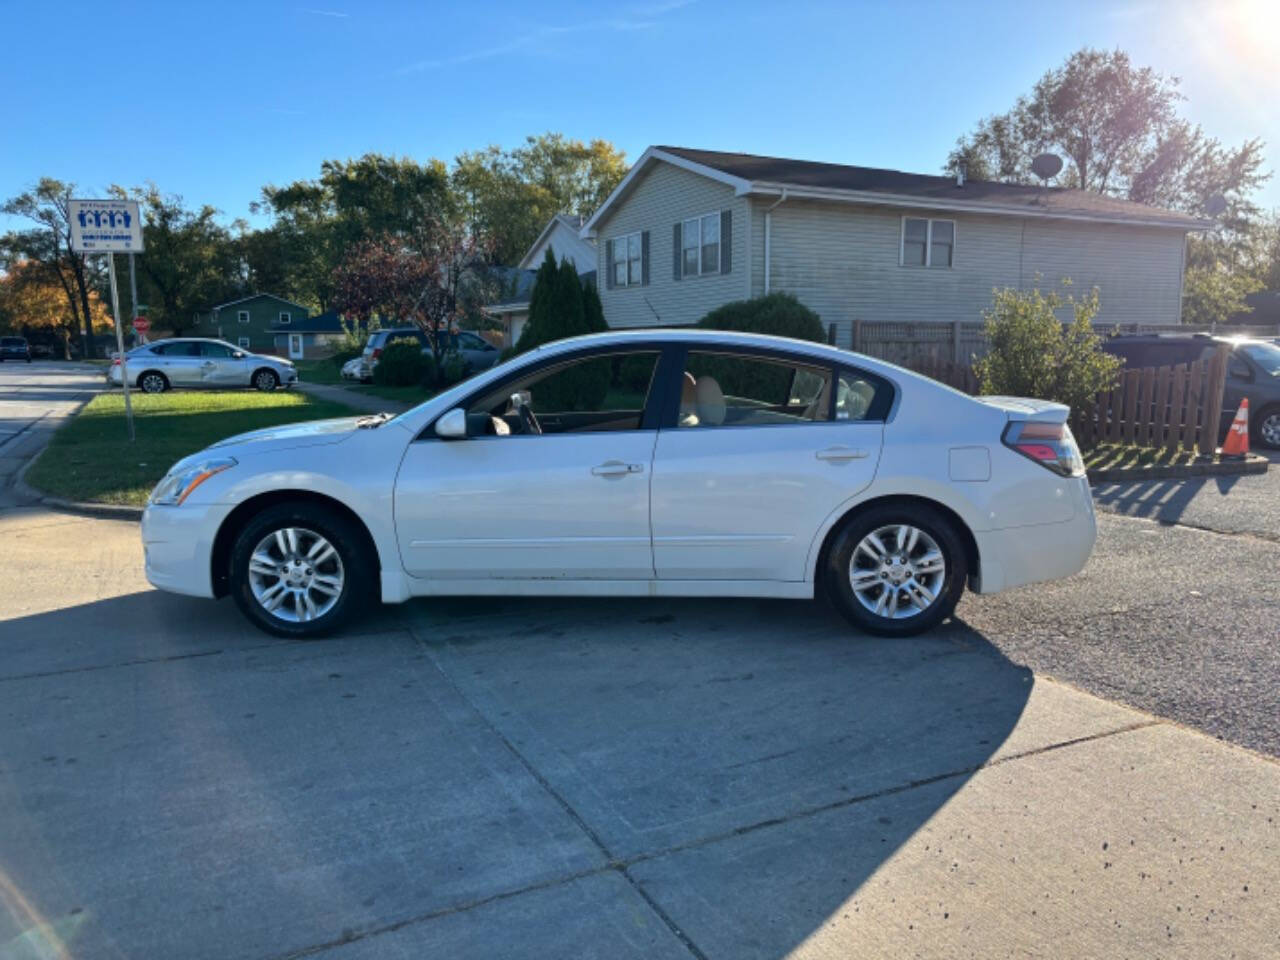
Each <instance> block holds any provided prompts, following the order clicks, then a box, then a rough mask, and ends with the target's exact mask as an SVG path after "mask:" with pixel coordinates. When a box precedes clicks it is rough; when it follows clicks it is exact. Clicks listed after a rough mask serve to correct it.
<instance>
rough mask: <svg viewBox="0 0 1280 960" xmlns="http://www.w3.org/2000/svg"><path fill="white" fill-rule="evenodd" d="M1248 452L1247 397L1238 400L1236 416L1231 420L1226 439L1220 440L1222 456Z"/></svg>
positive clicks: (1241, 454)
mask: <svg viewBox="0 0 1280 960" xmlns="http://www.w3.org/2000/svg"><path fill="white" fill-rule="evenodd" d="M1248 453H1249V398H1248V397H1245V398H1244V399H1243V400H1241V401H1240V409H1239V410H1237V411H1236V418H1235V419H1234V420H1232V421H1231V428H1230V429H1229V430H1228V431H1227V439H1225V440H1223V441H1222V455H1223V456H1224V457H1244V456H1246V455H1247V454H1248Z"/></svg>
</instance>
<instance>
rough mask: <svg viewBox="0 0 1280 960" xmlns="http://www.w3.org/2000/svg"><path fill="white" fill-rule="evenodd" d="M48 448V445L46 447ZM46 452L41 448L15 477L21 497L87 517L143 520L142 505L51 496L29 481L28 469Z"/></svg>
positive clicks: (33, 502)
mask: <svg viewBox="0 0 1280 960" xmlns="http://www.w3.org/2000/svg"><path fill="white" fill-rule="evenodd" d="M45 449H46V450H47V449H48V448H47V447H46V448H45ZM43 454H44V450H41V451H40V452H39V453H37V454H36V455H35V456H34V457H32V458H31V459H30V460H28V461H27V462H26V463H25V464H23V466H22V469H21V470H19V471H18V472H17V474H16V475H15V476H14V478H13V489H14V491H16V492H17V494H18V495H19V496H21V497H25V498H27V499H29V500H31V501H32V505H33V506H36V505H38V506H42V507H48V508H50V509H51V510H60V511H62V512H63V513H78V514H80V515H82V516H86V517H102V518H105V519H107V520H141V519H142V507H130V506H126V505H125V504H120V503H92V502H90V501H87V500H66V499H64V498H62V497H50V496H47V495H45V494H43V493H41V492H40V491H39V490H37V489H36V488H35V487H33V486H31V485H30V484H28V483H27V480H26V476H27V471H28V470H30V469H31V468H32V467H34V466H35V464H36V461H37V460H39V459H40V457H41V456H42V455H43Z"/></svg>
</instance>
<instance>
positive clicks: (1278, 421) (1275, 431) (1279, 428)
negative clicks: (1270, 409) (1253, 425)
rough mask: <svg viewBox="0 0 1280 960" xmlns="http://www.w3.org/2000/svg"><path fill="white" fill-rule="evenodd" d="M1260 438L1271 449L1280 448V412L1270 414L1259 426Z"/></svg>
mask: <svg viewBox="0 0 1280 960" xmlns="http://www.w3.org/2000/svg"><path fill="white" fill-rule="evenodd" d="M1258 436H1259V437H1261V438H1262V442H1263V443H1265V444H1266V445H1267V446H1269V447H1280V412H1278V413H1272V414H1268V415H1267V417H1266V418H1265V419H1264V420H1263V421H1262V423H1260V424H1258Z"/></svg>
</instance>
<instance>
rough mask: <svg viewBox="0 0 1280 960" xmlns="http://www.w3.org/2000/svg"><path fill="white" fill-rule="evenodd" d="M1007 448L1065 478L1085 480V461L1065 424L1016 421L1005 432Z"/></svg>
mask: <svg viewBox="0 0 1280 960" xmlns="http://www.w3.org/2000/svg"><path fill="white" fill-rule="evenodd" d="M1001 439H1002V440H1003V441H1004V445H1005V446H1006V447H1008V448H1009V449H1010V450H1014V451H1016V452H1018V453H1020V454H1022V455H1023V456H1024V457H1026V458H1027V459H1028V460H1034V461H1035V462H1036V463H1038V464H1040V466H1042V467H1044V468H1046V469H1048V470H1052V471H1053V472H1054V473H1056V474H1058V475H1059V476H1062V477H1081V476H1084V460H1083V459H1082V458H1081V456H1080V448H1079V447H1077V446H1076V438H1075V437H1073V436H1072V435H1071V428H1070V427H1068V426H1067V425H1066V424H1065V423H1029V422H1027V421H1024V420H1015V421H1013V422H1012V423H1010V424H1009V425H1008V426H1007V427H1005V429H1004V436H1003V437H1001Z"/></svg>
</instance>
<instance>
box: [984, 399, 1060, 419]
mask: <svg viewBox="0 0 1280 960" xmlns="http://www.w3.org/2000/svg"><path fill="white" fill-rule="evenodd" d="M974 399H975V400H977V401H979V402H981V403H985V404H987V406H990V407H998V408H999V409H1001V410H1003V411H1004V412H1005V413H1006V414H1007V415H1008V417H1009V419H1010V420H1014V421H1021V422H1023V423H1066V422H1067V417H1069V416H1071V408H1070V407H1068V406H1067V405H1066V404H1065V403H1055V402H1054V401H1052V400H1033V399H1031V398H1030V397H974Z"/></svg>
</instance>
